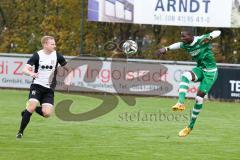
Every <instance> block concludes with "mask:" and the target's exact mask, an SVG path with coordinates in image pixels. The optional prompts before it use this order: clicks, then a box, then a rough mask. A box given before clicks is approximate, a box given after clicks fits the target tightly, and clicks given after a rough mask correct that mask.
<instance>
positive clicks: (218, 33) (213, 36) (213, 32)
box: [209, 30, 221, 39]
mask: <svg viewBox="0 0 240 160" xmlns="http://www.w3.org/2000/svg"><path fill="white" fill-rule="evenodd" d="M220 34H221V31H219V30H215V31H212V32H211V33H210V34H209V37H210V39H214V38H217V37H219V36H220Z"/></svg>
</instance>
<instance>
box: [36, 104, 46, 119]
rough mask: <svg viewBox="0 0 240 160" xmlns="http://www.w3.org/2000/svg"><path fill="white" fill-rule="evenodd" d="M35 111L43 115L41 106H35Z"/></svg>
mask: <svg viewBox="0 0 240 160" xmlns="http://www.w3.org/2000/svg"><path fill="white" fill-rule="evenodd" d="M35 112H36V113H37V114H39V115H41V116H43V117H44V115H43V112H42V107H39V106H38V107H36V109H35Z"/></svg>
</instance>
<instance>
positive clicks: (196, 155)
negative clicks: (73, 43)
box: [0, 90, 240, 160]
mask: <svg viewBox="0 0 240 160" xmlns="http://www.w3.org/2000/svg"><path fill="white" fill-rule="evenodd" d="M27 96H28V92H27V91H15V90H1V91H0V99H1V101H0V109H1V110H0V117H1V120H0V160H23V159H24V160H47V159H49V160H62V159H66V160H85V159H86V160H90V159H96V160H99V159H100V160H101V159H102V160H111V159H114V160H117V159H127V160H132V159H137V160H150V159H151V160H152V159H158V160H173V159H176V160H188V159H189V160H190V159H191V160H192V159H193V160H198V159H199V160H203V159H209V160H210V159H214V160H218V159H222V160H226V159H229V160H230V159H231V160H232V159H236V160H237V159H240V136H239V133H240V128H239V124H240V119H239V113H240V105H239V103H226V102H217V101H205V103H204V106H203V110H202V112H201V113H200V116H199V117H198V120H197V122H196V125H195V129H194V130H193V131H192V133H191V134H190V136H188V137H186V138H179V137H178V136H177V134H178V132H179V130H181V129H182V128H183V127H185V126H186V124H187V121H188V120H189V116H190V115H189V114H190V109H191V108H192V106H193V104H194V101H193V100H187V106H188V109H187V110H186V111H185V112H183V113H173V112H171V110H170V106H172V105H173V104H174V103H175V102H176V99H170V98H157V97H140V98H137V104H136V105H135V106H132V107H131V106H128V105H127V104H126V103H125V102H123V101H122V100H121V98H119V97H118V99H119V103H118V106H117V107H116V108H115V109H114V110H112V111H111V112H109V113H108V114H105V115H103V116H101V117H98V118H96V119H93V120H90V121H82V122H66V121H62V120H60V119H59V118H58V117H57V116H56V115H53V116H52V117H51V118H49V119H44V118H42V117H40V116H38V115H37V114H33V116H32V119H31V121H30V123H29V125H28V127H27V129H26V131H25V134H24V137H23V139H21V140H16V138H15V135H16V133H17V130H18V127H19V123H20V118H21V117H20V112H21V110H23V108H24V107H25V102H26V99H27ZM63 99H72V100H73V101H74V103H73V106H72V107H71V112H73V113H79V112H86V111H89V110H91V109H94V108H95V107H96V106H97V105H98V104H99V103H101V101H100V100H98V99H94V98H91V97H88V96H84V95H66V94H63V93H56V95H55V104H57V103H58V102H60V101H61V100H63Z"/></svg>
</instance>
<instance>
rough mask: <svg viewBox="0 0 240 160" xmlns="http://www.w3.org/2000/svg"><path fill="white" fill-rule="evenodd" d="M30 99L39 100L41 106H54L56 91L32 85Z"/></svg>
mask: <svg viewBox="0 0 240 160" xmlns="http://www.w3.org/2000/svg"><path fill="white" fill-rule="evenodd" d="M29 99H37V100H38V101H39V103H40V105H42V104H44V103H50V104H52V105H54V91H53V90H52V89H51V88H46V87H43V86H41V85H39V84H31V86H30V91H29Z"/></svg>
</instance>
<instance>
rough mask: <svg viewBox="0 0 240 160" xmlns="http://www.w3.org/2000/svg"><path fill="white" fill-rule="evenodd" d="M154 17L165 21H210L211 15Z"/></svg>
mask: <svg viewBox="0 0 240 160" xmlns="http://www.w3.org/2000/svg"><path fill="white" fill-rule="evenodd" d="M154 19H155V20H156V21H164V22H182V23H210V17H206V16H177V15H154Z"/></svg>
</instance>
